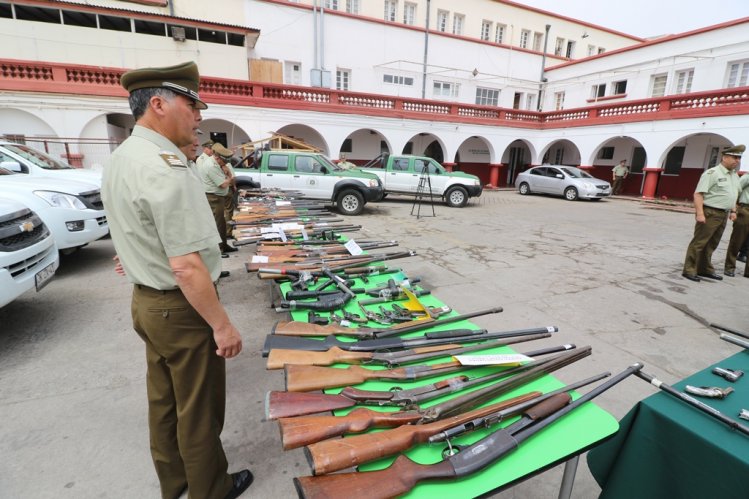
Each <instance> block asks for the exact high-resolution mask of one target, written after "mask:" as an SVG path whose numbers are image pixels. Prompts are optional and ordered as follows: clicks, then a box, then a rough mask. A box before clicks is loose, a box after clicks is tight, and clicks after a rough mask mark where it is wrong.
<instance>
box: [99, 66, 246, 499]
mask: <svg viewBox="0 0 749 499" xmlns="http://www.w3.org/2000/svg"><path fill="white" fill-rule="evenodd" d="M198 82H199V75H198V68H197V66H196V65H195V63H185V64H180V65H177V66H171V67H167V68H146V69H139V70H133V71H129V72H127V73H125V74H124V75H123V76H122V79H121V83H122V86H123V87H125V89H127V91H128V92H129V93H130V99H129V103H130V108H131V110H132V112H133V116H134V118H135V120H136V126H135V128H134V129H133V133H132V135H131V136H130V137H129V138H128V139H127V140H126V141H125V142H123V144H122V145H121V146H120V147H118V148H117V150H115V151H114V153H113V154H112V157H111V159H110V161H109V162H108V163H107V165H106V167H105V168H104V174H103V178H102V198H103V201H104V206H105V208H106V210H107V218H108V222H109V228H110V233H111V235H112V240H113V242H114V246H115V249H116V251H117V254H118V255H119V261H120V263H121V265H122V267H123V269H124V271H125V273H126V274H127V278H128V279H129V280H130V281H131V282H132V283H133V285H134V286H133V297H132V303H131V312H132V318H133V328H134V329H135V331H136V332H137V333H138V335H139V336H140V337H141V339H142V340H143V341H144V342H145V345H146V361H147V365H148V371H147V374H146V388H147V393H148V403H149V410H148V421H149V431H150V441H151V456H152V458H153V463H154V466H155V468H156V474H157V475H158V478H159V483H160V486H161V495H162V497H163V498H165V499H167V498H168V499H174V498H176V497H179V496H180V495H181V494H182V493H183V492H184V490H185V489H187V490H188V491H189V492H188V493H189V497H194V498H218V499H221V498H229V499H233V498H236V497H238V496H239V495H240V494H241V493H242V492H244V490H245V489H247V487H249V485H250V484H251V483H252V474H251V473H250V472H249V470H242V471H240V472H237V473H233V474H231V475H230V474H228V473H227V467H228V466H227V461H226V456H225V454H224V449H223V447H222V444H221V439H220V434H221V430H222V428H223V424H224V409H225V398H226V386H225V385H226V371H225V359H227V358H231V357H234V356H236V355H238V354H239V353H240V352H241V351H242V338H241V336H240V333H239V331H238V330H237V328H236V327H235V326H234V325H233V324H232V322H231V320H230V319H229V317H228V315H227V313H226V311H225V310H224V308H223V306H222V305H221V303H220V302H219V300H218V295H217V292H216V285H215V283H216V281H217V280H218V275H219V271H220V253H219V248H218V243H219V241H220V238H219V235H218V233H217V232H216V225H215V223H214V221H213V219H212V217H211V211H210V208H209V207H208V203H207V201H206V198H205V193H204V192H203V189H202V185H201V182H200V179H199V178H198V177H197V176H196V175H195V173H194V171H193V169H192V168H188V167H187V166H186V161H187V159H186V157H185V155H184V154H183V152H182V151H181V150H180V148H181V147H187V146H188V145H189V144H191V143H192V142H193V141H194V140H195V138H196V137H195V136H196V130H197V128H198V123H199V122H200V119H201V116H200V110H201V109H205V108H206V106H205V104H204V103H203V102H202V101H200V99H199V96H198Z"/></svg>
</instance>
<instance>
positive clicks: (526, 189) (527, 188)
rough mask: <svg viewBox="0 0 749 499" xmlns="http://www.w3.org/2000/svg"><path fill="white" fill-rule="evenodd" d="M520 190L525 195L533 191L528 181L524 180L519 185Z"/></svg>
mask: <svg viewBox="0 0 749 499" xmlns="http://www.w3.org/2000/svg"><path fill="white" fill-rule="evenodd" d="M518 192H519V193H520V194H522V195H523V196H527V195H528V194H530V193H531V188H530V186H529V185H528V184H527V183H526V182H522V183H521V184H520V185H519V186H518Z"/></svg>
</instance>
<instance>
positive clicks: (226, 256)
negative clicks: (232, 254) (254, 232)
mask: <svg viewBox="0 0 749 499" xmlns="http://www.w3.org/2000/svg"><path fill="white" fill-rule="evenodd" d="M221 258H229V255H227V254H226V253H221Z"/></svg>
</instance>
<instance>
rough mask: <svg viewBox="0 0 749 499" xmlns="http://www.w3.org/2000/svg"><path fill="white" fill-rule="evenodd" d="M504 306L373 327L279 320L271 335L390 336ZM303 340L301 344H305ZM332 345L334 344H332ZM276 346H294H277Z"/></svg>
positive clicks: (451, 321)
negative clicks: (321, 324)
mask: <svg viewBox="0 0 749 499" xmlns="http://www.w3.org/2000/svg"><path fill="white" fill-rule="evenodd" d="M501 312H502V307H492V308H488V309H484V310H477V311H476V312H470V313H467V314H459V315H453V316H449V317H440V319H439V320H437V319H432V318H430V317H425V318H423V319H416V320H413V321H409V322H402V323H400V324H397V325H395V326H389V327H383V328H372V327H353V328H352V327H348V326H345V325H333V324H331V325H328V326H319V325H317V324H310V323H308V322H301V321H283V322H277V323H276V324H275V325H274V326H273V329H272V331H271V336H330V335H334V334H335V335H339V336H350V337H354V338H386V337H388V336H397V335H401V334H405V333H412V332H414V331H421V330H422V329H427V328H429V327H432V326H441V325H443V324H452V323H455V322H460V321H463V320H466V319H472V318H474V317H480V316H482V315H490V314H499V313H501ZM271 336H269V338H270V337H271ZM303 343H304V342H301V343H299V344H303ZM331 346H332V345H331ZM275 348H294V347H275ZM318 351H319V350H318Z"/></svg>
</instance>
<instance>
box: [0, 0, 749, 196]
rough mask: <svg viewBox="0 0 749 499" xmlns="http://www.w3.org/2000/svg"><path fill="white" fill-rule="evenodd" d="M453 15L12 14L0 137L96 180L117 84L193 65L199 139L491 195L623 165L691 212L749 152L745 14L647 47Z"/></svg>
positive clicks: (120, 9) (573, 29)
mask: <svg viewBox="0 0 749 499" xmlns="http://www.w3.org/2000/svg"><path fill="white" fill-rule="evenodd" d="M365 4H366V5H365ZM407 4H408V5H411V6H415V11H414V12H413V13H411V12H410V10H407ZM357 5H358V9H354V7H356V6H357ZM373 5H374V6H375V7H376V8H375V7H372V6H373ZM378 5H379V7H378ZM393 5H394V6H395V8H396V15H395V17H394V18H393V17H392V16H391V15H390V13H391V12H392V11H391V10H389V9H390V7H392V6H393ZM429 5H431V7H430V9H431V10H430V13H429V14H430V23H429V29H426V28H425V26H426V20H425V19H424V18H423V17H422V16H424V15H425V14H426V12H425V10H426V7H427V6H429ZM454 5H455V3H454V2H447V1H446V0H442V1H440V0H432V1H431V2H426V1H415V2H389V1H383V2H376V1H373V2H327V1H320V2H318V1H299V2H290V1H285V0H229V1H226V2H222V7H223V8H222V9H218V10H220V12H212V10H211V9H210V7H208V6H207V3H205V2H199V1H197V0H176V1H175V0H172V1H170V2H165V1H161V0H139V1H138V2H128V1H115V0H99V1H96V2H90V1H89V2H86V3H85V4H84V3H82V2H75V1H44V2H42V1H40V0H16V1H14V2H6V1H2V0H0V27H1V28H2V29H0V41H1V42H2V43H0V135H3V136H5V137H6V138H10V139H12V140H20V141H26V142H27V143H28V144H29V145H32V146H39V147H42V146H43V147H44V148H45V149H47V150H48V151H50V152H51V153H54V154H58V155H59V156H61V157H64V158H66V159H68V160H69V161H71V163H73V164H77V165H80V166H83V167H89V168H96V167H99V166H100V165H102V164H103V163H104V162H105V161H106V157H107V156H108V153H109V152H110V151H111V149H112V148H113V147H114V146H115V145H116V143H118V142H121V141H122V140H124V138H126V137H127V136H128V135H129V133H130V130H131V129H132V126H133V125H134V123H133V120H132V117H131V116H130V112H129V109H128V106H127V101H126V93H125V91H124V90H123V89H122V88H121V87H120V86H119V76H120V75H121V74H122V73H124V72H125V71H126V70H128V69H130V68H133V67H145V66H159V65H170V64H175V63H178V62H183V61H185V60H195V61H196V62H197V63H198V64H199V67H200V70H201V74H202V75H203V79H202V82H201V97H202V98H203V99H204V100H205V101H206V102H208V103H209V105H210V108H209V109H208V110H206V111H205V112H204V113H203V118H204V121H203V124H202V126H201V128H202V129H203V130H204V132H206V133H209V134H210V136H211V137H212V138H214V140H219V141H221V142H225V143H226V145H227V146H237V145H239V144H242V143H244V142H248V141H253V140H258V139H262V138H264V137H267V136H268V135H269V134H270V133H273V132H280V133H283V134H286V135H289V136H292V137H296V138H299V139H302V140H304V141H305V142H308V143H310V144H312V145H314V146H316V147H318V148H320V149H321V150H322V151H323V152H325V153H326V154H327V155H328V156H330V157H332V158H333V159H336V158H337V157H338V156H339V155H340V154H341V153H345V154H346V155H347V157H348V159H349V160H350V161H353V162H355V163H358V164H362V163H364V162H366V161H367V160H369V159H371V158H374V157H375V156H377V155H378V154H380V153H381V152H391V153H412V154H423V155H428V156H430V157H433V158H435V159H437V160H438V161H440V162H441V163H443V164H444V165H445V166H446V167H447V168H450V169H460V170H463V171H467V172H469V173H473V174H475V175H478V176H479V178H481V179H482V182H483V183H485V184H487V185H490V186H494V187H503V186H511V185H513V183H514V179H515V177H516V175H517V174H518V173H519V172H520V171H522V170H524V169H526V168H528V167H529V166H532V165H538V164H542V163H552V164H566V165H574V166H579V167H581V168H584V169H587V170H588V171H589V172H590V173H591V174H593V175H595V176H598V177H601V178H605V179H608V178H610V175H611V174H610V171H611V168H613V166H614V165H616V164H617V163H618V162H619V161H620V160H622V159H625V160H626V161H627V162H628V163H629V164H630V165H632V175H630V176H629V177H628V178H627V181H626V184H625V186H624V193H625V194H630V195H639V196H645V197H663V196H665V197H670V198H689V197H691V193H692V191H693V190H694V186H695V184H696V182H697V179H698V178H699V175H700V174H701V173H702V171H703V170H704V169H705V168H707V167H709V166H712V165H714V164H715V162H716V161H717V160H718V159H719V154H718V152H719V150H720V148H722V147H724V146H727V145H731V144H736V143H746V142H747V141H749V137H747V115H748V114H749V87H748V86H747V84H748V83H749V82H748V81H747V78H748V77H749V39H747V37H746V36H745V33H746V32H747V29H749V18H741V19H736V20H734V21H731V22H727V23H722V24H719V25H716V26H709V27H705V28H702V29H698V30H694V31H692V32H688V33H681V34H675V35H669V36H664V37H660V38H656V39H652V40H643V39H639V38H637V37H632V36H629V35H626V34H623V33H618V32H615V31H612V30H607V29H606V28H604V27H598V26H594V25H591V24H589V23H583V22H579V21H575V20H574V19H569V18H565V17H563V16H559V15H556V14H552V13H549V12H544V11H540V10H538V9H531V8H527V7H523V6H522V5H520V4H518V3H516V2H505V1H501V0H471V1H470V2H461V4H460V8H461V9H462V10H461V12H455V7H454ZM451 6H452V7H451ZM321 7H322V8H321ZM334 7H335V8H334ZM410 8H411V7H408V9H410ZM366 9H370V10H366ZM383 9H384V10H383ZM440 13H442V14H444V13H448V14H449V15H448V16H447V18H446V19H447V24H445V25H444V26H443V25H442V24H439V23H438V20H439V19H443V20H444V19H445V17H444V15H443V16H442V17H439V16H440V15H441V14H440ZM383 14H384V15H383ZM456 16H457V17H456ZM461 16H462V17H461ZM487 17H489V18H490V19H486V18H487ZM209 18H210V19H211V21H210V22H209V21H204V20H202V19H209ZM420 18H421V20H419V19H420ZM456 19H458V22H459V23H461V22H462V23H463V24H462V26H463V28H461V29H460V30H458V31H457V32H456V28H455V22H456ZM461 19H462V20H461ZM505 20H506V21H505ZM500 21H502V22H500ZM485 23H491V28H487V24H485ZM498 24H500V25H501V24H504V25H506V26H508V28H507V29H508V31H505V32H504V34H503V37H502V38H501V39H497V38H496V29H497V26H498ZM546 25H549V30H548V34H547V32H546V29H545V28H546ZM249 26H252V27H249ZM509 26H512V27H513V30H509ZM443 27H444V29H443ZM175 28H176V29H175ZM515 28H517V29H515ZM487 30H488V31H487ZM523 32H526V36H525V37H523ZM487 33H490V34H491V33H493V35H491V36H488V38H487ZM539 33H540V34H542V35H543V36H542V38H541V40H542V41H545V42H548V48H547V50H546V52H544V51H543V44H541V46H540V47H539V43H537V42H538V39H539V38H538V36H537V34H539ZM583 34H585V35H586V36H585V38H582V35H583ZM91 39H94V40H96V43H93V44H92V43H91ZM558 40H562V42H559V41H558ZM570 42H573V44H572V45H571V47H572V49H571V50H568V48H569V47H570V45H569V43H570ZM583 44H585V45H590V46H592V47H593V49H589V48H588V47H585V50H580V49H581V47H582V45H583ZM559 47H561V50H557V49H558V48H559ZM539 48H540V50H539ZM599 48H604V49H605V50H603V51H600V50H599Z"/></svg>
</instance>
